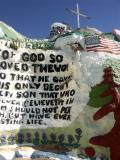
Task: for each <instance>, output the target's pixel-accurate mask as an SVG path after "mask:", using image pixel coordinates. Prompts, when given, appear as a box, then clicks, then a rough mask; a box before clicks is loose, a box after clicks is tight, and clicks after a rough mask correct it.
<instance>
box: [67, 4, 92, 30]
mask: <svg viewBox="0 0 120 160" xmlns="http://www.w3.org/2000/svg"><path fill="white" fill-rule="evenodd" d="M66 10H67V11H69V12H71V13H73V14H75V15H76V16H77V27H78V29H80V16H81V17H84V18H87V19H90V18H91V17H89V16H86V15H85V14H82V13H80V9H79V4H78V3H77V5H76V10H73V9H69V8H66Z"/></svg>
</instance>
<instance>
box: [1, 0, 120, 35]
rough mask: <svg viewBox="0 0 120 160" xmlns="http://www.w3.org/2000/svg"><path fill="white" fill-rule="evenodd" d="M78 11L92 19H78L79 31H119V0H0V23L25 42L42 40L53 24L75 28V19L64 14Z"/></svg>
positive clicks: (69, 14)
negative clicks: (66, 24) (91, 28)
mask: <svg viewBox="0 0 120 160" xmlns="http://www.w3.org/2000/svg"><path fill="white" fill-rule="evenodd" d="M77 2H78V3H79V6H80V10H81V12H82V13H85V14H87V15H89V16H91V17H92V19H91V20H87V19H84V18H81V27H85V26H90V27H96V28H98V29H99V30H102V31H103V32H111V31H112V29H113V28H117V29H120V0H0V21H3V22H5V23H7V24H8V25H10V26H12V27H13V28H14V29H15V30H16V31H18V32H20V33H21V34H23V35H25V36H27V37H29V38H45V37H47V36H48V34H49V30H50V25H51V24H52V23H53V22H61V21H62V22H67V23H69V24H70V25H71V26H72V27H73V28H77V21H76V17H75V16H74V15H73V14H71V13H69V12H67V11H65V8H66V7H68V8H71V9H75V7H76V3H77Z"/></svg>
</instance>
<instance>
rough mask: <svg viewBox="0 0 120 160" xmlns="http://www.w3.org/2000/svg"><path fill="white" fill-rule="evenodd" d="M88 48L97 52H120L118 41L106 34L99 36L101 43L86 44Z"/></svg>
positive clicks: (117, 53)
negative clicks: (105, 35) (107, 36)
mask: <svg viewBox="0 0 120 160" xmlns="http://www.w3.org/2000/svg"><path fill="white" fill-rule="evenodd" d="M86 50H87V51H88V52H89V51H95V52H109V53H111V54H116V55H119V54H120V46H119V45H118V42H117V41H115V40H112V39H108V38H106V37H104V36H99V43H98V44H97V45H96V46H86Z"/></svg>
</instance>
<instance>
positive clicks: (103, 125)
mask: <svg viewBox="0 0 120 160" xmlns="http://www.w3.org/2000/svg"><path fill="white" fill-rule="evenodd" d="M119 84H120V39H119V31H118V30H114V32H112V33H102V32H101V31H99V30H98V29H96V28H90V27H87V28H84V29H76V30H72V29H71V27H70V26H69V25H68V24H65V23H54V24H53V25H52V26H51V29H50V34H49V38H47V39H43V40H40V39H39V40H36V39H29V38H26V37H25V36H23V35H21V34H19V33H17V32H16V31H15V30H14V29H13V28H11V27H10V26H8V25H6V24H5V23H3V22H0V151H1V152H0V156H1V157H4V158H5V159H6V160H8V157H9V159H11V160H12V159H13V158H15V157H18V158H19V157H23V158H39V157H47V158H51V157H53V158H56V159H60V160H70V159H79V160H81V159H91V160H98V159H99V160H108V159H110V160H120V143H119V138H120V135H119V134H120V108H119V106H120V93H119V91H120V89H119ZM3 152H4V153H3ZM6 152H7V154H6ZM1 153H2V154H1ZM1 157H0V158H1ZM1 159H2V158H1Z"/></svg>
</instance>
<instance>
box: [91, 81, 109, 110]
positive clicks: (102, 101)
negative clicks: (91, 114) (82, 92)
mask: <svg viewBox="0 0 120 160" xmlns="http://www.w3.org/2000/svg"><path fill="white" fill-rule="evenodd" d="M108 88H109V85H107V84H101V85H97V86H95V87H92V89H91V92H90V100H89V102H88V105H90V106H91V107H95V108H98V107H103V106H104V105H106V104H108V103H110V102H111V100H112V96H107V97H101V94H102V93H104V92H105V91H106V90H107V89H108Z"/></svg>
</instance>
